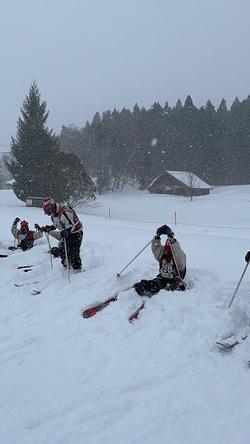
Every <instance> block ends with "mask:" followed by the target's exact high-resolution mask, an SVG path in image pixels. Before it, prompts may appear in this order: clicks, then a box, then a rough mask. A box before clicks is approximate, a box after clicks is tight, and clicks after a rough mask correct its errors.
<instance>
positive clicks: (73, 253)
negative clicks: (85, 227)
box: [68, 232, 82, 270]
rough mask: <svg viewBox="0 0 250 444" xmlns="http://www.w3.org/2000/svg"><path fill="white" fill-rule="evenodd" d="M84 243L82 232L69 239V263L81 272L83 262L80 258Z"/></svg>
mask: <svg viewBox="0 0 250 444" xmlns="http://www.w3.org/2000/svg"><path fill="white" fill-rule="evenodd" d="M81 243H82V232H80V233H76V234H72V235H71V236H70V238H69V249H68V255H69V262H70V265H71V266H72V268H73V269H74V270H81V268H82V261H81V257H80V248H81Z"/></svg>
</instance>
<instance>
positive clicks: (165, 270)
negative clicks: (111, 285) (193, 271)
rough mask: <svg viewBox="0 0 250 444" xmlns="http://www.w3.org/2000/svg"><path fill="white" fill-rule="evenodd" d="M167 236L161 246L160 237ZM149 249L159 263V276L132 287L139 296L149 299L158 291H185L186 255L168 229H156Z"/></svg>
mask: <svg viewBox="0 0 250 444" xmlns="http://www.w3.org/2000/svg"><path fill="white" fill-rule="evenodd" d="M162 234H165V235H167V236H168V238H167V240H166V243H165V245H162V244H161V239H160V237H161V235H162ZM151 249H152V253H153V255H154V257H155V259H156V260H157V261H158V263H159V274H158V275H157V276H156V277H155V278H154V279H151V280H141V281H140V282H138V283H136V284H135V285H134V288H135V290H136V292H137V293H138V294H139V295H140V296H148V297H151V296H153V295H154V294H156V293H158V292H159V291H160V290H162V289H165V290H172V291H174V290H180V291H183V290H185V288H186V287H185V284H184V282H183V279H184V277H185V274H186V255H185V253H184V251H183V250H182V249H181V246H180V244H179V242H178V241H177V240H176V239H175V238H174V233H173V231H172V230H171V228H170V227H168V226H167V225H163V226H161V227H159V228H158V229H157V232H156V236H155V237H154V239H153V240H152V242H151Z"/></svg>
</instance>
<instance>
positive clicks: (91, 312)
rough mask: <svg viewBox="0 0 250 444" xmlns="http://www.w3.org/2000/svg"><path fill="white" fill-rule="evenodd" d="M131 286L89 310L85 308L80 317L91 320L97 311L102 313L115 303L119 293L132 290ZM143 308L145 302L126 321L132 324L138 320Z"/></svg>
mask: <svg viewBox="0 0 250 444" xmlns="http://www.w3.org/2000/svg"><path fill="white" fill-rule="evenodd" d="M133 287H134V286H133V285H130V286H129V287H127V288H124V289H123V290H120V291H117V292H116V293H114V294H113V295H112V296H110V297H109V298H108V299H105V301H103V302H100V303H98V304H95V305H92V306H91V307H89V308H86V309H85V310H82V317H83V318H85V319H87V318H91V317H92V316H95V315H96V314H97V313H98V312H99V311H102V310H103V309H104V308H106V307H108V306H109V305H110V304H112V303H113V302H116V301H117V299H118V295H119V293H121V292H125V291H128V290H130V289H131V288H133ZM144 306H145V302H143V303H142V304H141V305H140V306H139V307H138V308H137V309H136V310H135V311H134V312H133V313H131V315H130V316H129V318H128V321H129V322H130V323H132V322H133V321H134V320H136V319H138V316H139V313H140V311H141V310H143V308H144Z"/></svg>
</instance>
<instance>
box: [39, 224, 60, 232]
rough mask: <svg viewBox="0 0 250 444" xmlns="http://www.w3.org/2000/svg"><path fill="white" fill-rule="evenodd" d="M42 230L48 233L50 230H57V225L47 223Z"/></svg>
mask: <svg viewBox="0 0 250 444" xmlns="http://www.w3.org/2000/svg"><path fill="white" fill-rule="evenodd" d="M41 230H42V231H44V233H48V232H49V231H53V230H56V227H55V226H54V225H45V226H44V227H42V228H41Z"/></svg>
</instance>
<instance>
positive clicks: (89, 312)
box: [82, 308, 97, 319]
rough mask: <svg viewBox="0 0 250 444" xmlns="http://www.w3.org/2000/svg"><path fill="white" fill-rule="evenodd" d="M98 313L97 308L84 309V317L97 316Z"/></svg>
mask: <svg viewBox="0 0 250 444" xmlns="http://www.w3.org/2000/svg"><path fill="white" fill-rule="evenodd" d="M96 313H97V310H96V309H95V308H87V309H86V310H83V311H82V317H83V318H84V319H88V318H91V317H92V316H95V314H96Z"/></svg>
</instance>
